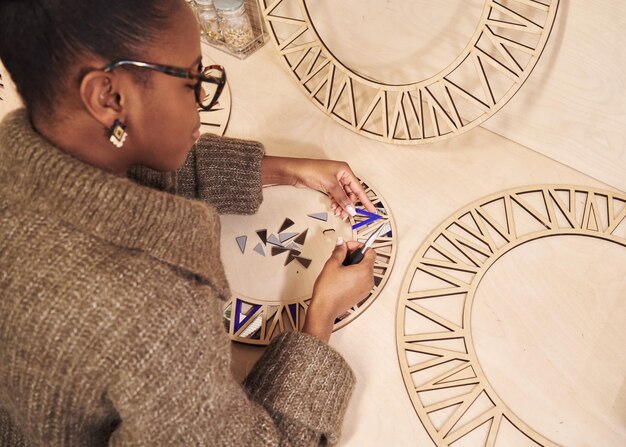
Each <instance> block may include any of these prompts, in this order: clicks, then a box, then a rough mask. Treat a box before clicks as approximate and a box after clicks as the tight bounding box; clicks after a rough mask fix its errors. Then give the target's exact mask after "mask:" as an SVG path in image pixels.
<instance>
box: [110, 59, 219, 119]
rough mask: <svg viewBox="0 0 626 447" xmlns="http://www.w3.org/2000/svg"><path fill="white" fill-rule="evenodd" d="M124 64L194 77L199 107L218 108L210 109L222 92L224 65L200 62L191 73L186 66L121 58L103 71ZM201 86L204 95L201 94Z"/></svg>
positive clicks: (207, 109)
mask: <svg viewBox="0 0 626 447" xmlns="http://www.w3.org/2000/svg"><path fill="white" fill-rule="evenodd" d="M126 65H130V66H133V67H139V68H145V69H148V70H155V71H159V72H161V73H165V74H166V75H170V76H176V77H177V78H184V79H196V80H197V81H198V82H197V83H196V85H195V86H194V92H195V94H196V102H197V103H198V105H199V106H200V108H202V109H203V110H206V111H214V110H219V109H212V107H213V106H215V105H216V104H218V102H217V101H218V99H219V97H220V95H221V94H222V90H223V89H224V85H225V84H226V72H225V71H224V67H222V66H221V65H209V66H207V67H203V66H202V64H199V65H198V71H199V72H198V73H192V72H191V70H189V69H187V68H178V67H171V66H168V65H159V64H151V63H148V62H139V61H127V60H121V61H116V62H111V63H110V64H109V65H107V66H106V67H104V68H103V70H104V71H105V72H110V71H112V70H114V69H116V68H118V67H123V66H126ZM203 83H204V84H203ZM203 87H204V96H203V95H202V90H203Z"/></svg>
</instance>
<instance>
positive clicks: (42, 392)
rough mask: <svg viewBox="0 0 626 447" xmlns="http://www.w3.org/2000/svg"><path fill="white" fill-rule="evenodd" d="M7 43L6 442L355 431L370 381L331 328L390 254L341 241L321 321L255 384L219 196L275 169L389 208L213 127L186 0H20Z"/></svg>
mask: <svg viewBox="0 0 626 447" xmlns="http://www.w3.org/2000/svg"><path fill="white" fill-rule="evenodd" d="M0 58H2V61H3V63H4V64H5V66H6V68H7V70H8V71H9V72H10V73H11V76H12V78H13V80H14V82H15V84H16V86H17V88H18V91H19V92H20V94H21V96H22V98H23V100H24V103H25V105H26V109H25V110H20V111H16V112H14V113H12V114H10V115H9V116H7V117H6V119H5V120H4V121H3V123H2V124H1V125H0V159H1V160H2V165H1V167H0V445H2V446H4V445H26V446H35V445H68V446H70V445H71V446H78V445H80V446H83V445H133V446H141V445H150V446H155V445H250V446H251V445H294V446H307V445H328V444H331V445H332V444H335V443H336V442H337V440H338V437H339V429H340V425H341V419H342V417H343V414H344V412H345V408H346V404H347V400H348V398H349V394H350V392H351V387H352V384H353V380H354V379H353V375H352V373H351V371H350V370H349V368H348V366H347V365H346V363H345V361H344V360H343V359H342V358H341V357H340V356H339V355H338V354H337V353H336V352H335V351H333V350H332V349H331V348H329V347H328V345H327V344H326V343H325V342H327V341H328V338H329V337H330V333H331V331H332V324H333V321H334V319H335V318H336V317H337V316H338V315H340V314H341V313H342V312H344V311H345V309H347V308H349V307H351V306H353V305H354V304H355V303H357V302H358V301H360V300H361V299H362V298H363V297H364V296H365V295H366V294H367V293H368V291H369V290H370V288H371V287H372V285H373V278H372V271H373V263H374V257H375V254H374V253H373V252H371V251H370V252H368V254H367V255H366V256H365V259H364V260H363V261H362V262H361V263H360V264H358V265H355V266H348V267H344V266H342V265H341V263H342V260H343V259H344V258H345V256H346V255H347V253H348V252H349V251H353V250H354V249H356V248H357V247H358V244H356V243H354V242H349V243H347V244H346V243H343V242H342V241H339V243H338V245H337V247H336V248H335V250H334V251H333V253H332V254H331V256H330V258H329V260H328V261H327V263H326V265H325V266H324V268H323V270H322V272H321V274H320V276H319V278H318V279H317V281H316V284H315V287H314V290H313V298H312V301H311V304H310V307H309V312H308V316H307V320H306V324H305V326H304V328H303V333H297V334H294V333H291V334H284V335H282V336H280V337H279V338H277V339H276V340H274V341H273V342H272V344H271V345H270V346H269V347H268V349H267V351H266V352H265V354H264V355H263V356H262V357H261V359H260V360H259V362H258V363H257V365H256V366H255V367H254V369H253V370H252V372H251V373H250V375H249V376H248V377H247V378H246V380H245V381H244V383H243V385H241V384H238V383H236V382H235V381H234V380H233V378H232V377H231V376H230V373H229V363H230V359H229V355H230V354H229V352H230V351H229V340H228V337H227V335H226V334H225V332H224V330H223V325H222V321H221V314H222V313H221V309H222V306H223V303H224V300H225V299H226V298H227V297H228V296H229V289H228V284H227V282H226V278H225V275H224V272H223V268H222V265H221V263H220V261H219V217H218V212H240V213H250V212H254V211H255V210H256V209H257V207H258V205H259V203H260V201H261V185H262V184H263V183H285V184H293V185H296V186H308V187H312V188H316V189H319V190H321V191H323V192H326V193H328V194H329V195H330V196H331V197H332V199H333V202H332V203H333V206H335V207H336V208H337V210H339V211H338V213H340V214H341V215H342V216H345V215H347V214H346V213H353V212H354V209H353V208H352V203H353V201H354V200H355V199H356V198H359V199H360V200H361V201H363V203H365V204H366V206H367V207H369V208H370V209H372V206H371V203H369V201H368V200H367V198H366V197H365V195H364V192H363V190H362V188H361V187H360V186H359V184H358V182H357V181H356V179H355V177H354V175H353V174H352V172H351V171H350V169H349V167H348V166H347V165H346V164H345V163H339V162H330V161H317V160H304V159H288V158H273V157H268V156H264V154H263V149H262V147H261V146H260V145H259V144H258V143H254V142H248V141H242V140H236V139H228V138H218V137H214V136H203V137H202V138H200V135H199V118H198V113H197V107H198V104H197V102H198V101H199V100H204V94H205V92H204V91H203V89H202V87H201V86H202V85H204V84H205V82H202V81H211V82H217V83H219V80H216V79H213V78H208V77H206V76H204V75H206V74H207V72H206V71H204V69H203V68H202V67H200V66H199V63H200V42H199V32H198V27H197V24H196V21H195V18H194V16H193V14H192V12H191V11H190V9H189V7H188V6H187V5H186V3H185V1H184V0H153V1H148V0H136V1H133V2H127V1H119V0H118V1H110V0H108V1H95V0H93V1H77V0H72V1H68V0H63V1H61V0H38V1H1V2H0ZM121 61H127V62H123V63H122V62H121ZM128 61H130V62H128ZM146 61H147V62H150V63H152V64H156V65H150V66H148V65H142V64H139V63H137V62H146ZM164 66H166V67H165V68H164ZM168 67H169V68H168ZM215 99H216V98H212V99H210V100H209V103H214V102H215ZM203 104H204V106H207V104H206V103H203ZM211 105H213V104H209V106H211ZM198 138H200V139H199V140H198ZM194 143H196V144H195V146H194V148H193V150H192V151H191V152H190V148H191V147H192V145H194ZM159 172H166V173H167V172H169V174H163V175H161V174H159ZM129 173H130V177H132V180H131V179H130V178H129ZM140 183H143V184H140ZM145 185H150V186H151V187H150V188H149V187H146V186H145ZM154 187H158V188H160V189H162V190H165V191H161V190H157V189H155V188H154ZM172 193H175V194H172ZM197 199H200V200H197ZM372 210H373V209H372Z"/></svg>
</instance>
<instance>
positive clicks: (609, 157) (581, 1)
mask: <svg viewBox="0 0 626 447" xmlns="http://www.w3.org/2000/svg"><path fill="white" fill-rule="evenodd" d="M625 47H626V3H625V2H623V1H619V0H598V1H594V2H588V1H585V0H569V1H565V2H561V6H560V11H559V14H558V16H557V20H556V24H555V28H554V31H553V33H552V36H551V38H550V42H549V43H548V45H547V47H546V51H545V53H544V55H543V56H542V58H541V60H540V61H539V63H538V64H537V66H536V67H535V69H534V71H533V74H532V75H531V76H530V78H529V79H528V81H527V82H526V83H525V84H524V87H523V88H522V89H520V91H519V92H518V94H517V95H515V97H514V98H513V99H512V100H511V101H510V102H509V104H507V106H506V107H504V108H503V109H502V110H500V112H498V113H497V114H496V115H494V116H493V117H492V119H490V120H489V121H487V122H486V123H485V124H484V126H485V127H486V128H488V129H490V130H492V131H494V132H497V133H498V134H500V135H503V136H505V137H507V138H509V139H512V140H514V141H517V142H518V143H520V144H523V145H524V146H527V147H530V148H532V149H533V150H536V151H538V152H540V153H543V154H545V155H547V156H549V157H551V158H553V159H555V160H559V161H560V162H562V163H565V164H567V165H569V166H572V167H574V168H575V169H578V170H580V171H582V172H585V173H587V174H589V175H591V176H593V177H595V178H597V179H600V180H601V181H604V182H606V183H608V184H610V185H612V186H614V187H616V188H619V189H621V190H622V191H624V190H626V175H624V173H625V172H626V96H624V90H625V89H626V50H625Z"/></svg>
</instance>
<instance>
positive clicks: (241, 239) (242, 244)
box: [235, 236, 248, 254]
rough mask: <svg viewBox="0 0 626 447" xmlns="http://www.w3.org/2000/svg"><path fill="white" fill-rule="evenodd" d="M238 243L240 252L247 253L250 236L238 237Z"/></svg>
mask: <svg viewBox="0 0 626 447" xmlns="http://www.w3.org/2000/svg"><path fill="white" fill-rule="evenodd" d="M235 240H236V241H237V245H238V246H239V250H241V253H242V254H243V253H244V252H245V251H246V242H247V241H248V236H238V237H236V238H235Z"/></svg>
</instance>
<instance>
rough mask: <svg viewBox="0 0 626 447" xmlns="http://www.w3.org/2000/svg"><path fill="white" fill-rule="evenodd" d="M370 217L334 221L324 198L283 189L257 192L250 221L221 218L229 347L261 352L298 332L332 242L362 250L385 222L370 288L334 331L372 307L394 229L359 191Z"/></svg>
mask: <svg viewBox="0 0 626 447" xmlns="http://www.w3.org/2000/svg"><path fill="white" fill-rule="evenodd" d="M364 187H365V189H366V191H367V194H368V197H369V198H370V200H371V201H372V203H373V204H374V205H375V206H376V208H377V210H378V213H377V214H373V213H368V212H366V211H365V210H364V209H363V208H362V207H361V206H360V205H359V204H358V203H357V210H358V212H359V214H357V216H355V217H354V218H350V219H348V220H347V221H342V220H341V219H340V218H339V217H336V216H334V215H333V213H332V211H331V210H330V200H329V199H328V197H327V196H326V195H324V194H321V193H319V192H317V191H312V190H308V189H300V188H293V187H291V186H272V187H268V188H265V190H264V193H263V197H264V198H263V204H262V205H261V207H260V209H259V211H258V212H257V213H256V214H254V215H251V216H222V243H221V248H222V260H223V262H224V268H225V271H226V276H227V277H228V281H229V284H230V286H231V292H232V298H231V300H230V301H229V302H228V303H227V305H226V309H225V326H226V328H227V329H228V331H229V333H230V336H231V338H232V339H233V340H236V341H240V342H243V343H247V344H254V345H266V344H268V343H269V342H270V340H271V339H272V338H274V337H275V336H277V335H278V334H280V333H282V332H285V331H298V330H299V329H301V328H302V325H303V323H304V319H305V316H306V312H307V309H308V304H309V301H310V300H311V293H312V290H313V284H314V282H315V279H316V278H317V276H318V274H319V273H320V271H321V269H322V267H323V265H324V263H325V262H326V260H327V259H328V257H329V256H330V254H331V252H332V250H333V248H334V246H335V241H336V239H337V237H338V236H341V237H343V239H344V240H359V241H361V242H364V241H365V240H366V239H367V237H368V236H369V235H370V234H372V233H373V232H374V231H376V230H377V229H378V228H380V227H381V226H382V225H383V224H385V223H387V222H389V223H390V224H391V231H389V232H388V233H386V234H384V235H383V236H382V237H380V238H378V239H377V241H376V242H375V244H374V245H373V248H374V249H375V250H376V253H377V257H376V264H375V268H374V275H375V276H374V283H375V287H374V288H373V289H372V291H371V292H370V293H369V295H368V296H367V297H366V298H365V299H363V300H362V301H361V302H360V303H359V304H358V305H356V306H354V307H353V308H352V309H350V310H349V311H348V312H346V313H345V314H344V315H342V316H341V317H340V318H338V319H337V320H336V322H335V330H336V329H339V328H341V327H343V326H345V325H346V324H348V323H349V322H350V321H352V320H354V319H355V318H357V317H358V316H359V315H360V314H361V313H362V312H363V311H365V309H366V308H367V307H368V306H369V305H370V304H371V303H372V302H373V301H374V300H375V299H376V297H377V296H378V294H379V293H380V291H381V290H382V288H383V286H384V285H385V282H386V281H387V278H388V276H389V274H390V273H391V267H392V266H393V263H394V259H395V252H396V230H395V224H394V222H393V220H392V217H391V215H390V213H389V209H388V207H387V204H386V203H385V202H384V200H383V199H382V198H381V197H380V196H379V195H378V194H377V193H376V192H375V191H374V190H373V189H372V188H371V187H369V186H368V185H366V184H364Z"/></svg>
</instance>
